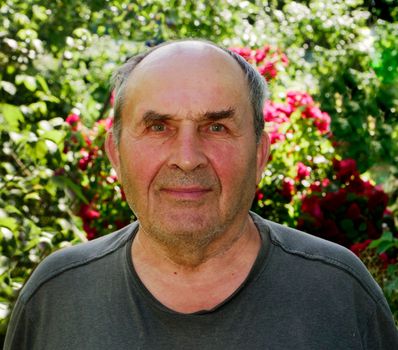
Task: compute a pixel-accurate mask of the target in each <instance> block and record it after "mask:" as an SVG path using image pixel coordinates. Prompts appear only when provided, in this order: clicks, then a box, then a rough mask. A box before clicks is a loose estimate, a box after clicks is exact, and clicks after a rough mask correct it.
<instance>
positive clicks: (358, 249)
mask: <svg viewBox="0 0 398 350" xmlns="http://www.w3.org/2000/svg"><path fill="white" fill-rule="evenodd" d="M371 242H372V240H371V239H367V240H366V241H363V242H359V243H354V244H353V245H352V246H351V247H350V250H351V251H352V252H353V253H354V254H355V255H357V256H359V255H360V253H362V252H363V251H364V250H365V249H366V248H367V247H368V245H369V244H370V243H371Z"/></svg>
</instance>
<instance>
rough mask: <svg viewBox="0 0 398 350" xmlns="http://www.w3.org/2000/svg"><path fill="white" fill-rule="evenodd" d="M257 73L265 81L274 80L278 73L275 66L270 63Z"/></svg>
mask: <svg viewBox="0 0 398 350" xmlns="http://www.w3.org/2000/svg"><path fill="white" fill-rule="evenodd" d="M258 71H259V72H260V74H261V75H262V76H264V77H265V79H267V80H270V79H272V78H275V77H276V75H277V73H278V71H277V70H276V68H275V64H274V63H272V62H267V63H266V64H265V65H264V66H262V67H260V68H259V69H258Z"/></svg>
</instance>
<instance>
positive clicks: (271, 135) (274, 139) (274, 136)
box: [268, 127, 286, 145]
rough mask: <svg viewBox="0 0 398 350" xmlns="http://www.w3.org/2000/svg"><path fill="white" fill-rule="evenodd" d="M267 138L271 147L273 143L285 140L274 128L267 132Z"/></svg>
mask: <svg viewBox="0 0 398 350" xmlns="http://www.w3.org/2000/svg"><path fill="white" fill-rule="evenodd" d="M268 136H269V139H270V142H271V145H273V144H274V143H277V142H279V141H284V140H285V138H286V137H285V135H283V134H281V133H280V132H279V131H278V128H277V127H276V128H274V129H273V130H271V131H269V132H268Z"/></svg>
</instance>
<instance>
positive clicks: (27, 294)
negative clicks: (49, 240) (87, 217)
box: [20, 222, 138, 301]
mask: <svg viewBox="0 0 398 350" xmlns="http://www.w3.org/2000/svg"><path fill="white" fill-rule="evenodd" d="M137 227H138V224H137V223H136V222H134V223H132V224H130V225H128V226H125V227H123V228H122V229H120V230H118V231H115V232H113V233H110V234H108V235H106V236H103V237H100V238H97V239H94V240H92V241H89V242H85V243H81V244H77V245H75V246H72V247H68V248H63V249H60V250H58V251H56V252H54V253H52V254H50V255H49V256H48V257H46V258H45V259H44V260H43V261H42V262H41V263H40V264H39V265H38V266H37V268H36V269H35V270H34V272H33V273H32V275H31V276H30V278H29V279H28V281H27V283H26V284H25V285H24V287H23V289H22V290H21V293H20V299H22V300H24V301H27V300H29V299H30V298H31V296H32V295H33V294H34V293H35V292H36V291H37V290H38V289H39V288H40V286H41V285H43V284H44V283H46V282H47V281H49V280H51V279H53V278H55V277H56V276H59V275H60V274H62V273H64V272H66V271H68V270H71V269H74V268H78V267H80V266H83V265H87V264H89V263H91V262H93V261H97V260H98V259H101V258H103V257H105V256H107V255H109V254H111V253H112V252H114V251H116V250H117V249H118V248H120V247H122V246H124V245H125V244H126V243H127V242H128V241H129V240H130V239H132V237H133V236H134V234H135V231H136V228H137Z"/></svg>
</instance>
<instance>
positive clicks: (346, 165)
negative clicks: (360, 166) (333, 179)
mask: <svg viewBox="0 0 398 350" xmlns="http://www.w3.org/2000/svg"><path fill="white" fill-rule="evenodd" d="M333 167H334V169H335V170H336V171H337V174H336V176H337V178H338V179H340V180H341V181H343V182H346V181H348V180H349V179H350V178H351V177H353V176H357V175H358V170H357V163H356V161H355V160H354V159H351V158H348V159H343V160H341V161H339V160H337V159H333Z"/></svg>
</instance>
